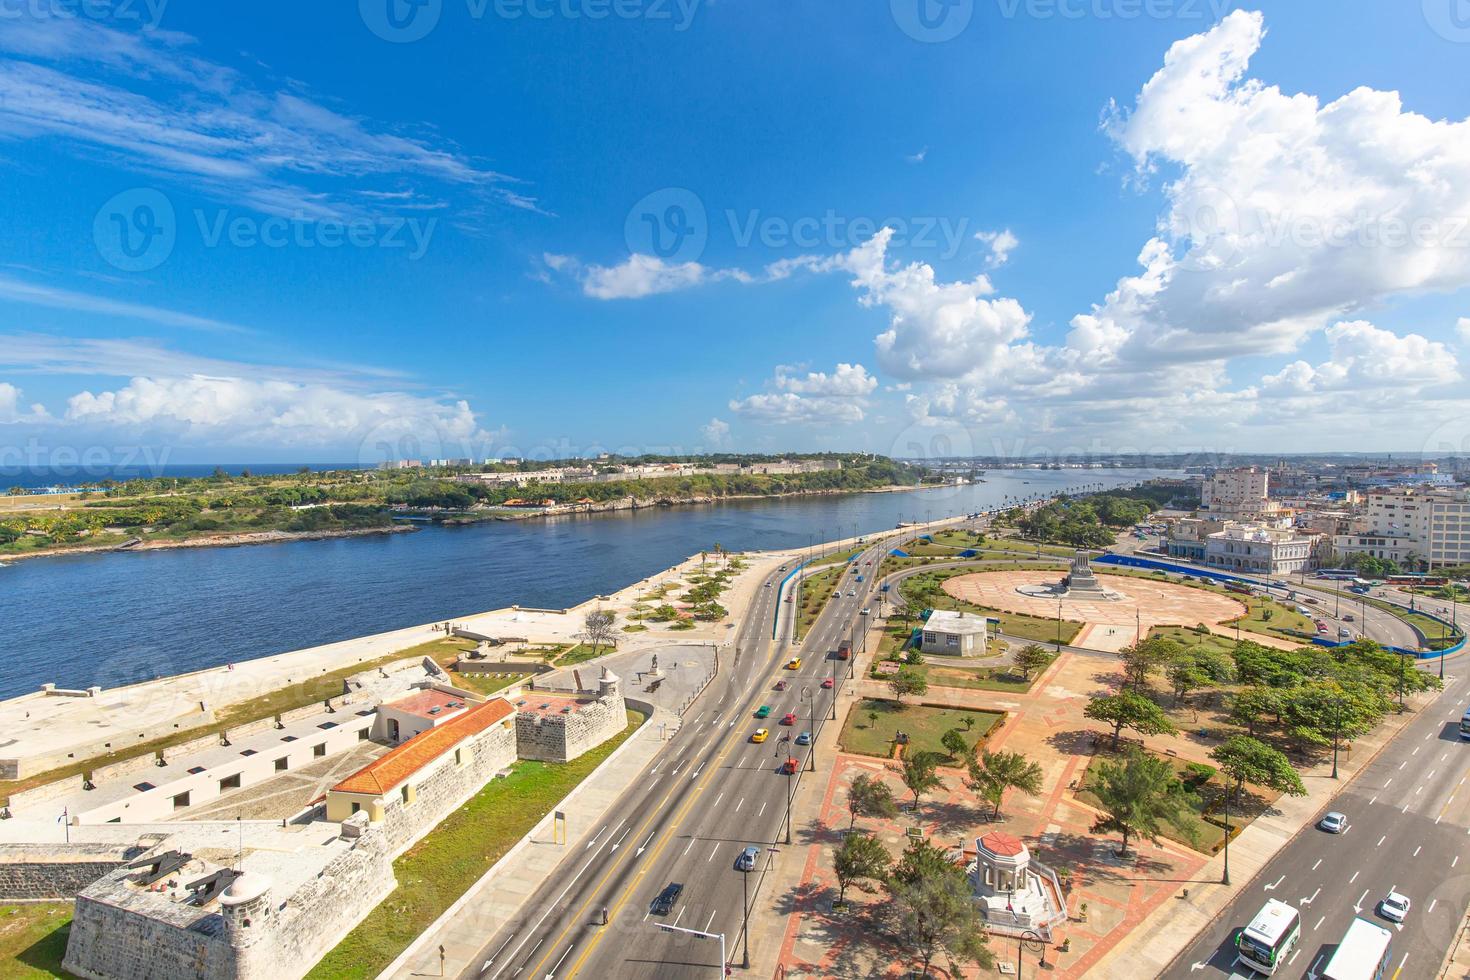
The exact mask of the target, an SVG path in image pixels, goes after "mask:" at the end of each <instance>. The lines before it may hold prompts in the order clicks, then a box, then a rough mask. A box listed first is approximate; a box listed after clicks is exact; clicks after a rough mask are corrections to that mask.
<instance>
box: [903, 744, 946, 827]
mask: <svg viewBox="0 0 1470 980" xmlns="http://www.w3.org/2000/svg"><path fill="white" fill-rule="evenodd" d="M943 758H944V757H943V756H941V755H940V754H939V753H938V752H928V751H922V750H921V751H919V752H905V753H904V754H903V765H902V767H901V768H900V770H899V774H900V775H901V776H902V777H903V784H904V785H905V786H907V787H908V790H909V792H910V793H913V794H914V812H915V813H917V812H918V811H919V797H920V796H922V795H923V794H925V793H927V792H929V791H930V790H931V789H938V788H939V787H941V786H943V785H944V780H943V779H940V778H939V775H938V773H937V772H936V770H937V769H938V768H939V762H940V760H941V759H943Z"/></svg>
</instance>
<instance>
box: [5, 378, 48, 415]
mask: <svg viewBox="0 0 1470 980" xmlns="http://www.w3.org/2000/svg"><path fill="white" fill-rule="evenodd" d="M21 394H22V392H21V390H20V389H19V388H17V387H16V386H15V385H13V384H8V383H6V382H3V381H0V425H16V424H20V423H25V422H30V423H36V422H44V421H46V420H48V419H49V418H50V416H49V414H48V413H47V411H46V409H45V407H44V406H42V405H39V404H36V405H30V406H28V407H27V406H23V405H22V404H21Z"/></svg>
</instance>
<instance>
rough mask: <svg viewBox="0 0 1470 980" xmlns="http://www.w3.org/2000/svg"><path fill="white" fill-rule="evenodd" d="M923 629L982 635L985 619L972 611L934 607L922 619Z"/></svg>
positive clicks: (983, 633)
mask: <svg viewBox="0 0 1470 980" xmlns="http://www.w3.org/2000/svg"><path fill="white" fill-rule="evenodd" d="M924 629H926V630H928V631H931V632H934V633H954V634H958V635H961V636H963V635H969V634H976V635H980V636H984V635H985V632H986V621H985V617H984V616H977V615H975V614H974V613H967V612H955V611H954V610H951V609H935V610H934V611H933V612H931V613H930V614H929V618H928V619H927V620H925V621H924Z"/></svg>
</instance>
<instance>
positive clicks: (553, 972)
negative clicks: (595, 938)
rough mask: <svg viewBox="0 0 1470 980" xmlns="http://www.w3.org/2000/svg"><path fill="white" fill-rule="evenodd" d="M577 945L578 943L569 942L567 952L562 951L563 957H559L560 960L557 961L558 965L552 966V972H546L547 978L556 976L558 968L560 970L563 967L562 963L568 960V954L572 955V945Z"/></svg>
mask: <svg viewBox="0 0 1470 980" xmlns="http://www.w3.org/2000/svg"><path fill="white" fill-rule="evenodd" d="M575 945H576V943H568V944H567V951H566V952H565V953H562V954H561V959H559V960H557V961H556V966H553V967H552V968H551V972H550V973H548V974H546V980H552V978H553V977H555V976H556V971H557V970H560V969H561V965H562V964H563V963H564V962H566V958H567V957H568V956H571V955H572V947H573V946H575Z"/></svg>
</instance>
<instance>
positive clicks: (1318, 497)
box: [1162, 463, 1470, 575]
mask: <svg viewBox="0 0 1470 980" xmlns="http://www.w3.org/2000/svg"><path fill="white" fill-rule="evenodd" d="M1364 469H1365V471H1367V470H1368V468H1366V467H1365V468H1364ZM1274 475H1275V469H1274V468H1272V469H1268V468H1265V467H1257V466H1245V467H1234V468H1230V469H1220V470H1215V471H1214V472H1212V473H1209V474H1207V475H1204V476H1203V480H1202V484H1201V487H1200V507H1199V510H1198V511H1197V513H1196V514H1195V516H1192V517H1187V518H1181V519H1178V520H1175V521H1173V522H1172V523H1171V524H1170V525H1169V527H1168V530H1167V532H1166V535H1165V538H1164V541H1163V542H1162V545H1163V550H1165V551H1167V552H1168V554H1169V555H1170V556H1172V557H1175V558H1184V559H1187V560H1190V561H1194V562H1198V563H1201V564H1205V565H1209V566H1211V567H1215V568H1221V569H1225V570H1236V571H1242V572H1252V573H1257V574H1270V575H1290V574H1292V573H1295V572H1301V571H1306V570H1308V569H1312V568H1320V567H1328V566H1332V565H1336V564H1339V563H1341V562H1342V560H1343V559H1345V558H1346V557H1347V556H1348V555H1352V554H1359V553H1362V554H1367V555H1370V556H1372V557H1374V558H1381V559H1386V560H1390V561H1393V562H1395V563H1397V564H1399V565H1401V566H1404V567H1406V568H1428V569H1435V568H1443V567H1447V566H1453V565H1462V564H1470V488H1466V487H1464V486H1461V485H1459V484H1457V483H1455V482H1454V481H1453V479H1450V478H1449V477H1447V476H1446V475H1444V474H1440V473H1439V472H1438V468H1437V466H1436V464H1434V463H1424V464H1417V465H1416V466H1414V467H1412V468H1404V469H1394V470H1389V471H1381V468H1380V471H1379V472H1378V475H1379V476H1380V477H1381V478H1382V479H1383V480H1385V481H1386V482H1385V483H1383V484H1381V485H1369V486H1364V487H1362V488H1361V489H1358V488H1346V489H1338V490H1332V491H1325V492H1312V491H1307V492H1303V491H1299V490H1298V491H1288V492H1281V491H1279V490H1275V491H1273V476H1274ZM1372 475H1373V472H1372V471H1368V472H1365V473H1363V474H1359V473H1357V472H1356V471H1354V474H1353V476H1354V479H1357V478H1359V477H1361V478H1363V479H1371V478H1372Z"/></svg>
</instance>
